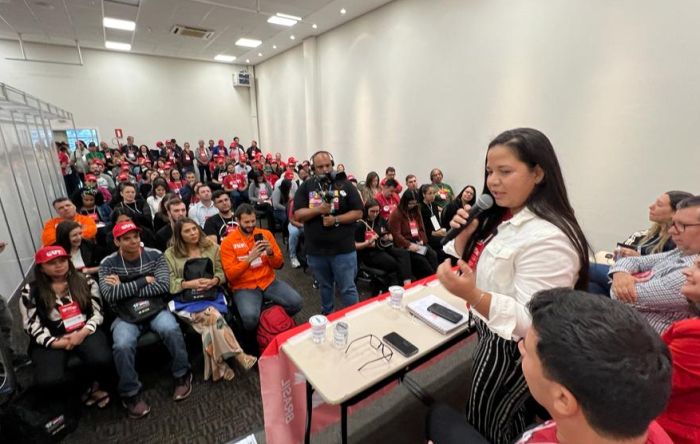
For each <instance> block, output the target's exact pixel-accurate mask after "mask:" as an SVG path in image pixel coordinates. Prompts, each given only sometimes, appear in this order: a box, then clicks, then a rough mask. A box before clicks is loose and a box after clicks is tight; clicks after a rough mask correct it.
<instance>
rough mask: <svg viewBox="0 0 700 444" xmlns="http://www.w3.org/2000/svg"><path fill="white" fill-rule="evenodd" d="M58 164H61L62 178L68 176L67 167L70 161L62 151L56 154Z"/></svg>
mask: <svg viewBox="0 0 700 444" xmlns="http://www.w3.org/2000/svg"><path fill="white" fill-rule="evenodd" d="M58 163H60V164H61V174H63V175H64V176H65V175H66V174H68V166H69V165H70V159H69V158H68V155H67V154H66V153H64V152H63V151H59V152H58Z"/></svg>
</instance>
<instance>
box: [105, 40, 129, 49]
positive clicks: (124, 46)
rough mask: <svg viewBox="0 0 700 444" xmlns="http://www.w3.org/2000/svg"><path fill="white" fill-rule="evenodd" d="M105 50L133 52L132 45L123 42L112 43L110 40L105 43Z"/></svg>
mask: <svg viewBox="0 0 700 444" xmlns="http://www.w3.org/2000/svg"><path fill="white" fill-rule="evenodd" d="M105 48H107V49H114V50H117V51H131V44H129V43H121V42H110V41H109V40H108V41H106V42H105Z"/></svg>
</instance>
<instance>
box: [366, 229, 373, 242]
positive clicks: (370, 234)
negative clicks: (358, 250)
mask: <svg viewBox="0 0 700 444" xmlns="http://www.w3.org/2000/svg"><path fill="white" fill-rule="evenodd" d="M373 237H374V231H371V230H366V231H365V240H366V241H371V240H372V238H373Z"/></svg>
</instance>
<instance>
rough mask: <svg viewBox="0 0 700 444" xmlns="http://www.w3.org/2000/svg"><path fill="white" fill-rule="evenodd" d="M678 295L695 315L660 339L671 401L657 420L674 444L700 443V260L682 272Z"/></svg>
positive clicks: (672, 327) (672, 328) (674, 326)
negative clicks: (669, 367) (669, 365)
mask: <svg viewBox="0 0 700 444" xmlns="http://www.w3.org/2000/svg"><path fill="white" fill-rule="evenodd" d="M683 274H684V275H685V279H686V280H685V283H684V284H683V287H682V288H681V294H683V296H685V297H686V298H688V300H689V301H690V302H691V303H692V304H693V306H694V308H693V311H694V314H693V317H692V318H691V319H685V320H682V321H678V322H676V323H674V324H672V325H671V326H670V327H669V328H668V329H666V331H665V332H664V334H663V336H662V339H663V340H664V342H666V345H668V348H669V350H670V351H671V361H672V362H673V373H672V379H671V399H670V400H669V402H668V406H667V407H666V410H665V411H664V412H663V413H662V414H661V416H659V417H658V418H657V421H658V422H659V425H661V427H663V428H664V430H666V433H668V435H669V436H670V437H671V438H672V439H673V442H674V443H675V444H697V443H700V410H699V409H698V406H700V353H698V350H700V258H698V259H695V263H694V264H693V265H692V266H691V267H689V268H686V269H685V270H684V271H683Z"/></svg>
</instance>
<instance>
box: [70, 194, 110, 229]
mask: <svg viewBox="0 0 700 444" xmlns="http://www.w3.org/2000/svg"><path fill="white" fill-rule="evenodd" d="M78 213H79V214H81V215H83V216H88V217H90V218H91V219H92V220H94V221H95V225H97V224H105V223H108V222H109V218H110V216H111V215H112V209H111V208H110V207H109V205H107V204H106V203H104V196H102V193H100V192H99V191H97V190H96V189H94V188H93V189H90V188H83V189H82V190H80V202H79V205H78Z"/></svg>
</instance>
